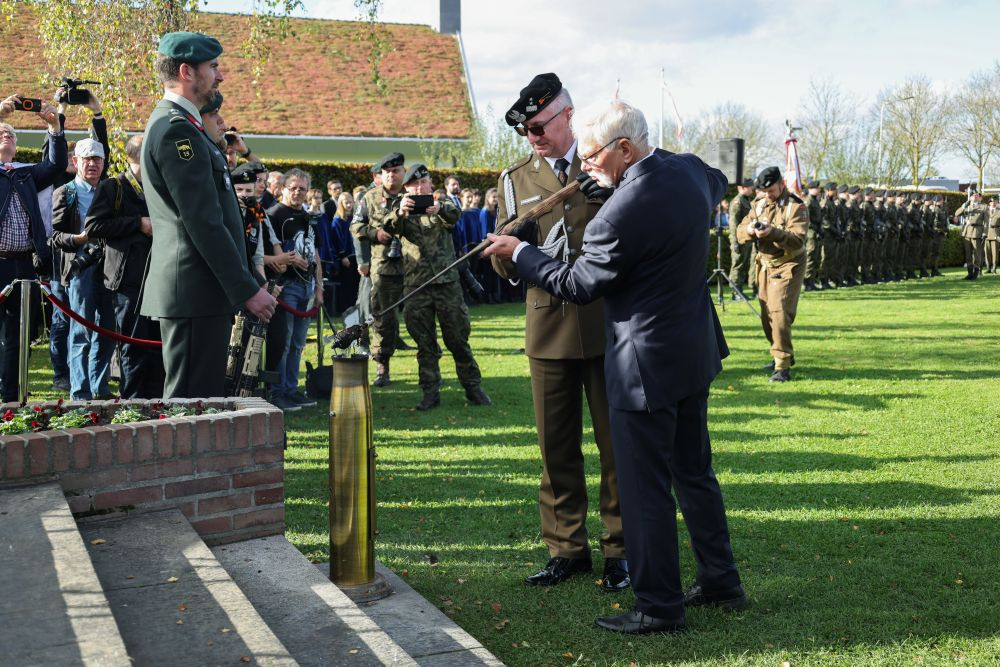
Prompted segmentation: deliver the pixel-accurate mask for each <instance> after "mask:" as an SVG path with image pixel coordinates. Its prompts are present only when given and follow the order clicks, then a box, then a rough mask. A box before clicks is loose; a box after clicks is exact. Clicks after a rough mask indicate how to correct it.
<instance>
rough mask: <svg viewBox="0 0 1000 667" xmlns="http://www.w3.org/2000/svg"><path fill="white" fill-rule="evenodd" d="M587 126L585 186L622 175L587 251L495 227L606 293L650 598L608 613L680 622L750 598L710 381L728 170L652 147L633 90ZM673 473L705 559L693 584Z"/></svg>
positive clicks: (629, 496)
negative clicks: (562, 254)
mask: <svg viewBox="0 0 1000 667" xmlns="http://www.w3.org/2000/svg"><path fill="white" fill-rule="evenodd" d="M573 129H574V131H575V133H576V136H577V138H578V140H579V142H580V154H581V156H582V159H583V168H584V169H585V170H586V171H587V172H588V173H589V174H590V177H591V178H590V179H588V180H586V181H584V182H583V188H582V189H584V190H587V189H588V188H591V187H595V188H596V187H611V186H616V187H617V189H616V191H615V193H614V194H613V195H612V196H611V198H610V199H608V201H607V203H606V204H605V205H604V206H603V207H602V208H601V210H600V212H598V214H597V216H596V217H594V219H593V220H592V221H591V222H590V224H589V225H588V226H587V231H586V233H585V235H584V239H583V252H582V256H581V257H579V258H578V259H577V260H576V262H575V263H573V264H566V263H564V262H559V261H556V260H554V259H552V258H550V257H549V256H548V255H546V254H544V253H543V252H541V251H540V250H539V249H538V248H536V247H534V246H532V245H531V244H530V243H528V242H526V241H521V240H519V239H518V238H516V237H513V236H495V235H490V237H489V238H490V240H491V241H493V245H491V246H490V247H489V248H488V249H487V250H486V254H487V255H495V256H497V257H500V258H503V259H507V258H510V259H513V261H514V263H515V264H516V265H517V271H518V274H519V275H521V277H522V278H524V279H525V280H527V281H528V282H531V283H534V284H536V285H538V286H539V287H541V288H543V289H545V290H546V291H548V292H549V293H551V294H554V295H556V296H557V297H559V298H562V299H566V300H567V301H571V302H573V303H577V304H585V303H589V302H591V301H593V300H595V299H598V298H601V297H603V298H604V310H605V333H606V339H607V343H606V350H605V357H604V358H605V364H604V365H605V378H606V382H607V389H608V399H609V402H610V405H611V429H612V441H613V443H614V452H615V464H616V466H617V468H618V485H619V492H620V495H621V509H622V521H623V524H624V528H625V549H626V551H627V552H628V554H629V564H630V570H631V574H632V587H633V589H634V590H635V597H636V602H635V609H634V610H632V611H630V612H627V613H624V614H621V615H619V616H608V617H603V618H598V619H597V625H598V626H599V627H602V628H605V629H608V630H613V631H618V632H625V633H635V634H638V633H646V632H672V631H677V630H681V629H683V628H684V606H685V605H688V606H692V605H703V604H710V605H716V606H720V607H723V608H727V609H734V608H739V607H742V606H744V605H745V604H746V596H745V594H744V592H743V588H742V585H741V583H740V577H739V573H738V572H737V570H736V563H735V561H734V559H733V550H732V547H731V545H730V542H729V530H728V527H727V525H726V512H725V507H724V506H723V502H722V493H721V491H720V489H719V483H718V482H717V481H716V478H715V473H714V472H713V471H712V464H711V458H712V452H711V445H710V443H709V436H708V421H707V420H708V414H707V413H708V387H709V384H710V383H711V382H712V379H713V378H714V377H715V376H716V375H717V374H718V373H719V371H720V370H721V369H722V358H723V357H724V356H726V355H727V354H728V352H729V350H728V348H727V346H726V342H725V339H724V338H723V335H722V330H721V328H720V326H719V321H718V318H717V317H716V314H715V309H714V308H713V306H712V302H711V297H710V296H709V293H708V290H707V288H706V286H705V257H706V256H707V254H708V235H707V234H706V233H705V221H706V220H708V219H709V216H710V215H711V212H712V210H713V208H714V207H715V205H716V204H717V203H718V202H719V201H720V200H721V199H722V197H723V195H724V194H725V192H726V178H725V176H723V175H722V173H721V172H720V171H718V170H717V169H713V168H711V167H709V166H707V165H706V164H705V163H704V162H702V161H701V160H700V159H698V158H697V157H695V156H694V155H673V154H670V153H667V152H665V151H662V150H651V149H650V148H649V145H648V139H647V137H648V130H647V125H646V119H645V117H643V115H642V112H641V111H639V110H638V109H636V108H634V107H632V106H630V105H628V104H626V103H624V102H621V101H614V102H612V103H611V104H610V105H609V106H602V107H601V108H599V109H596V110H594V111H592V112H591V113H589V114H579V115H578V116H576V117H575V118H574V120H573ZM665 201H668V202H670V206H664V205H663V202H665ZM671 487H673V489H674V493H675V494H676V496H677V502H678V503H679V504H680V508H681V512H682V513H683V515H684V520H685V523H686V525H687V528H688V531H689V533H690V535H691V545H692V547H693V551H694V555H695V560H696V562H697V582H696V583H695V585H694V586H693V587H692V588H691V589H690V590H689V591H688V592H687V593H686V594H685V593H684V592H683V590H682V588H681V582H680V565H679V555H678V544H677V523H676V506H675V504H674V498H673V496H672V495H671V492H670V490H671Z"/></svg>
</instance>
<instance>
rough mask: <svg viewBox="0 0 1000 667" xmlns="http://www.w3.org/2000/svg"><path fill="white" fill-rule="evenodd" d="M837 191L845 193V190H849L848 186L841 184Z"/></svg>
mask: <svg viewBox="0 0 1000 667" xmlns="http://www.w3.org/2000/svg"><path fill="white" fill-rule="evenodd" d="M837 192H839V193H840V194H844V193H845V192H847V186H846V185H841V186H840V187H839V188H837Z"/></svg>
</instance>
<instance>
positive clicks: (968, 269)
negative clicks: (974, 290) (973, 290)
mask: <svg viewBox="0 0 1000 667" xmlns="http://www.w3.org/2000/svg"><path fill="white" fill-rule="evenodd" d="M965 272H966V273H965V277H964V278H962V280H975V278H974V277H973V275H974V273H975V269H974V268H972V267H971V266H968V267H966V268H965Z"/></svg>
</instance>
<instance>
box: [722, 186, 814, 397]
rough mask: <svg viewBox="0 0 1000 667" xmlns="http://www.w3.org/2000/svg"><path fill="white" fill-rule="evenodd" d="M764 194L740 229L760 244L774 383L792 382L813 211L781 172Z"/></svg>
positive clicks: (763, 318)
mask: <svg viewBox="0 0 1000 667" xmlns="http://www.w3.org/2000/svg"><path fill="white" fill-rule="evenodd" d="M756 186H757V190H758V192H759V193H760V194H758V195H757V198H756V199H755V200H754V201H753V205H752V206H751V208H750V212H749V213H747V215H746V217H745V218H744V219H743V223H742V224H740V226H739V227H737V228H736V237H737V239H738V240H739V242H740V243H748V242H750V241H752V240H754V239H756V241H757V259H756V266H755V269H756V271H757V286H758V287H757V288H758V290H759V293H758V295H757V298H758V299H759V300H760V322H761V325H762V326H763V328H764V335H765V336H767V341H768V342H769V343H771V356H772V357H773V358H774V361H772V362H771V363H770V364H767V365H766V366H764V368H765V369H766V370H769V371H771V372H772V374H771V382H787V381H788V380H790V379H791V378H792V374H791V370H790V369H791V367H792V366H793V365H794V364H795V353H794V351H793V350H792V323H793V322H794V321H795V311H796V308H797V307H798V303H799V294H800V293H801V291H802V283H803V280H804V278H805V275H806V257H805V254H806V248H805V245H806V232H807V228H808V226H809V209H808V208H807V206H806V204H805V202H803V201H802V199H800V198H799V196H798V195H796V194H795V193H794V192H791V191H790V190H789V189H788V188H786V187H785V179H784V178H782V177H781V170H780V169H778V168H777V167H768V168H767V169H765V170H764V171H762V172H760V175H759V176H757V182H756Z"/></svg>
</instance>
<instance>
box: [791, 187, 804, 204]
mask: <svg viewBox="0 0 1000 667" xmlns="http://www.w3.org/2000/svg"><path fill="white" fill-rule="evenodd" d="M788 198H789V199H790V200H792V201H793V202H796V203H798V204H801V203H803V202H802V199H801V198H800V197H799V196H798V195H797V194H795V193H794V192H792V191H791V190H789V191H788Z"/></svg>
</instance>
